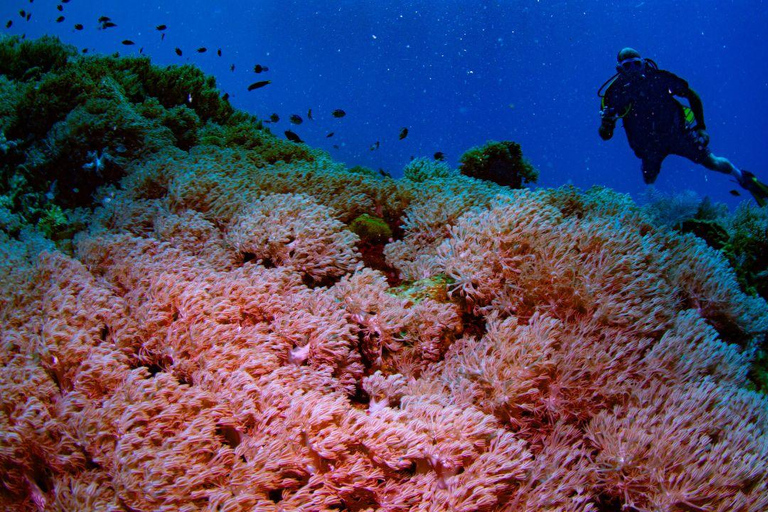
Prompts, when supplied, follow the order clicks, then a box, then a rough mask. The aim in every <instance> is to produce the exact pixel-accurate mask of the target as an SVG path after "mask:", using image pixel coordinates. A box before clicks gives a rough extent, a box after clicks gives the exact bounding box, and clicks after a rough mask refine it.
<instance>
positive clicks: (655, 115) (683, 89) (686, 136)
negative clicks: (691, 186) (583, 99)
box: [605, 67, 710, 183]
mask: <svg viewBox="0 0 768 512" xmlns="http://www.w3.org/2000/svg"><path fill="white" fill-rule="evenodd" d="M689 91H690V89H689V87H688V82H686V81H685V80H683V79H682V78H680V77H679V76H677V75H674V74H673V73H670V72H669V71H664V70H660V69H655V68H651V67H648V68H647V69H646V72H645V75H644V76H643V77H635V78H628V77H626V76H624V75H619V76H618V77H617V78H616V80H615V81H614V82H613V83H611V85H610V86H609V87H608V90H607V91H606V92H605V106H606V107H608V108H610V109H613V111H614V112H615V114H616V115H619V116H623V117H622V120H623V125H624V130H625V131H626V132H627V140H628V141H629V146H630V147H631V148H632V150H633V151H634V152H635V155H637V157H638V158H640V159H641V160H642V161H643V179H644V180H645V182H646V183H653V182H654V181H656V177H657V176H658V175H659V171H660V170H661V162H662V161H663V160H664V158H666V157H667V155H680V156H684V157H686V158H688V159H689V160H692V161H693V162H696V163H698V164H700V163H702V162H703V161H704V160H706V159H707V158H708V157H709V155H710V151H709V149H708V148H707V145H706V144H704V145H702V144H701V143H700V142H699V141H698V139H697V138H696V137H695V134H694V133H693V132H692V131H690V130H688V129H687V128H686V125H685V112H684V111H683V105H682V104H681V103H680V102H678V101H677V100H676V99H675V98H674V96H686V95H687V94H689ZM625 112H626V115H625V114H624V113H625Z"/></svg>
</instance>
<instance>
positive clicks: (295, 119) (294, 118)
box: [291, 114, 304, 124]
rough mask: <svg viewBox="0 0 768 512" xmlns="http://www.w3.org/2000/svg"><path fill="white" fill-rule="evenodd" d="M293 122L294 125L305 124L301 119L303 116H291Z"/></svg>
mask: <svg viewBox="0 0 768 512" xmlns="http://www.w3.org/2000/svg"><path fill="white" fill-rule="evenodd" d="M291 122H292V123H293V124H301V123H303V122H304V120H303V119H302V118H301V116H298V115H296V114H293V115H291Z"/></svg>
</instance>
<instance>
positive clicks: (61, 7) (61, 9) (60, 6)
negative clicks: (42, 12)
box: [56, 4, 64, 12]
mask: <svg viewBox="0 0 768 512" xmlns="http://www.w3.org/2000/svg"><path fill="white" fill-rule="evenodd" d="M56 9H58V11H59V12H61V11H63V10H64V6H63V5H61V4H59V5H57V6H56Z"/></svg>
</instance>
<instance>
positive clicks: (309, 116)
mask: <svg viewBox="0 0 768 512" xmlns="http://www.w3.org/2000/svg"><path fill="white" fill-rule="evenodd" d="M307 119H309V120H310V121H312V109H309V110H307Z"/></svg>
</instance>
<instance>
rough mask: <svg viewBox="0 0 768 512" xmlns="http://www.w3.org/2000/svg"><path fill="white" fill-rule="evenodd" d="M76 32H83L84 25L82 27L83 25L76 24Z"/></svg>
mask: <svg viewBox="0 0 768 512" xmlns="http://www.w3.org/2000/svg"><path fill="white" fill-rule="evenodd" d="M75 30H83V25H82V23H78V24H76V25H75Z"/></svg>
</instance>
